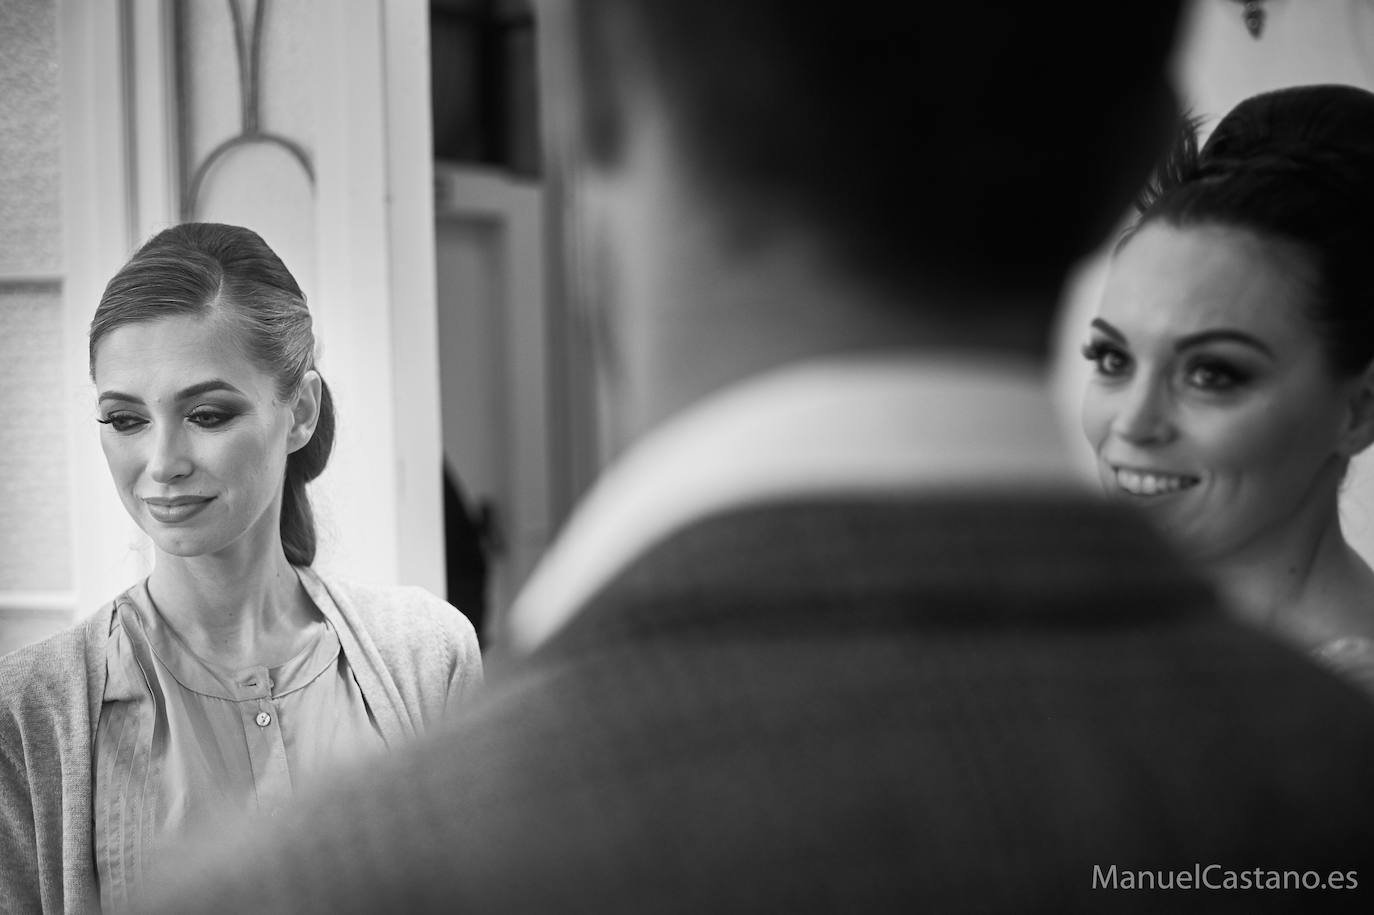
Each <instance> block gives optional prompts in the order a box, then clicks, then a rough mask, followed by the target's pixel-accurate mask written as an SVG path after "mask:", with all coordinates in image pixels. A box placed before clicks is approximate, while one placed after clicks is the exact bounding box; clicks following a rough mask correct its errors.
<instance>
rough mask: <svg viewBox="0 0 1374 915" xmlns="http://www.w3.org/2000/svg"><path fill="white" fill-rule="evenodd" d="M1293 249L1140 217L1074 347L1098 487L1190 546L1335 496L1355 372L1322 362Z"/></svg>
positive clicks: (1284, 519) (1257, 533)
mask: <svg viewBox="0 0 1374 915" xmlns="http://www.w3.org/2000/svg"><path fill="white" fill-rule="evenodd" d="M1312 277H1313V272H1312V266H1311V264H1310V263H1309V262H1308V261H1307V259H1306V257H1305V256H1304V255H1303V254H1302V253H1301V252H1300V251H1298V250H1297V249H1296V248H1294V247H1292V246H1289V245H1285V244H1280V243H1274V242H1270V241H1265V240H1263V239H1261V238H1259V237H1258V236H1256V235H1253V234H1251V233H1247V232H1243V231H1240V230H1234V229H1227V228H1222V227H1216V226H1200V227H1189V228H1177V227H1174V226H1170V225H1167V224H1163V223H1158V222H1155V223H1149V224H1147V225H1146V226H1144V227H1142V228H1141V229H1140V230H1139V231H1138V232H1137V233H1136V234H1135V236H1134V237H1132V238H1131V239H1130V240H1129V241H1127V242H1126V244H1125V246H1124V247H1123V248H1122V249H1121V250H1120V251H1119V252H1118V254H1117V256H1116V258H1115V260H1114V262H1113V265H1112V268H1111V271H1110V274H1109V277H1108V281H1107V286H1106V290H1105V292H1104V295H1103V298H1102V304H1101V307H1100V309H1099V312H1098V317H1097V318H1096V319H1094V321H1093V323H1092V331H1091V339H1090V341H1089V343H1088V344H1087V346H1086V347H1085V349H1084V354H1085V355H1086V356H1087V357H1088V358H1089V359H1090V360H1092V361H1093V363H1094V370H1093V374H1092V377H1091V379H1090V380H1089V382H1088V386H1087V391H1086V394H1085V397H1084V402H1083V429H1084V432H1085V433H1086V434H1087V437H1088V440H1089V442H1090V443H1091V444H1092V446H1093V448H1094V450H1095V451H1096V453H1097V465H1098V470H1099V473H1100V476H1101V478H1102V483H1103V485H1104V486H1105V487H1106V489H1107V491H1108V493H1109V494H1112V495H1114V496H1118V497H1120V498H1123V499H1127V500H1130V501H1132V502H1135V503H1137V504H1139V505H1141V506H1142V507H1144V508H1145V509H1147V510H1148V512H1149V513H1150V515H1151V517H1152V518H1153V519H1154V520H1156V521H1157V522H1158V523H1159V525H1160V526H1161V527H1162V528H1163V529H1164V530H1165V531H1166V532H1167V533H1168V534H1170V535H1171V536H1173V537H1174V538H1175V540H1176V541H1177V542H1179V543H1180V544H1181V545H1182V546H1183V548H1184V549H1185V550H1186V551H1187V552H1188V553H1189V554H1190V555H1193V556H1196V557H1208V556H1214V555H1219V554H1220V555H1224V554H1226V553H1228V552H1230V551H1232V550H1236V549H1239V548H1241V547H1243V546H1244V545H1245V544H1247V543H1250V542H1252V541H1253V540H1254V539H1255V538H1258V537H1262V536H1264V535H1265V534H1266V533H1267V532H1270V531H1274V530H1278V529H1280V528H1282V527H1283V526H1284V525H1286V524H1287V523H1288V522H1289V521H1290V520H1292V519H1294V518H1295V517H1297V516H1299V515H1300V514H1302V513H1305V512H1307V511H1309V510H1316V511H1321V510H1324V509H1328V508H1329V509H1332V510H1334V507H1335V500H1336V495H1337V491H1338V487H1339V484H1340V480H1341V477H1342V476H1343V474H1344V471H1345V466H1346V462H1347V459H1348V456H1349V454H1348V452H1347V451H1343V450H1342V449H1343V443H1344V442H1345V441H1346V440H1347V439H1348V434H1347V428H1348V425H1349V422H1350V405H1351V402H1352V400H1351V398H1352V397H1353V396H1354V392H1355V391H1356V390H1357V388H1358V386H1359V381H1358V379H1356V380H1351V381H1341V380H1339V379H1337V378H1336V377H1335V376H1334V374H1333V373H1332V371H1331V370H1330V367H1329V363H1328V359H1327V356H1326V352H1325V351H1324V349H1323V347H1322V344H1321V341H1320V339H1319V338H1318V336H1317V332H1316V328H1315V327H1314V326H1313V324H1312V319H1311V318H1310V317H1309V316H1308V314H1309V311H1308V308H1307V305H1308V303H1309V302H1311V300H1312V296H1313V295H1314V290H1315V285H1314V282H1313V279H1312Z"/></svg>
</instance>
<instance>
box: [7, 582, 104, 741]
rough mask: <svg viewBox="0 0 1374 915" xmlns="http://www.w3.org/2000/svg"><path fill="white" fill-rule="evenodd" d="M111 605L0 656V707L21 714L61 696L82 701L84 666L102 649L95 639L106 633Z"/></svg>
mask: <svg viewBox="0 0 1374 915" xmlns="http://www.w3.org/2000/svg"><path fill="white" fill-rule="evenodd" d="M113 606H114V604H113V603H110V604H106V605H105V606H104V607H101V609H100V610H99V611H97V612H96V613H95V614H93V615H92V616H91V617H89V618H87V619H84V620H81V621H80V622H77V623H74V624H72V625H71V626H68V627H67V628H66V629H63V630H62V631H60V632H57V633H54V634H53V635H50V636H48V637H47V638H46V639H43V640H42V641H39V642H35V643H33V644H32V645H26V646H24V647H23V648H18V649H16V650H14V651H12V652H10V653H9V654H7V655H5V656H4V657H0V708H4V709H5V710H6V712H7V713H9V714H13V715H21V714H24V713H25V712H26V711H32V710H35V709H41V708H46V707H51V705H52V704H53V703H54V702H60V701H62V700H64V699H70V698H74V697H80V698H81V701H85V696H86V676H85V673H86V669H87V667H88V665H89V663H90V658H91V657H92V654H93V653H94V654H99V653H101V652H103V645H101V644H98V643H99V640H100V636H101V633H102V630H103V632H104V634H105V635H106V636H108V634H109V618H110V612H111V610H112V608H113Z"/></svg>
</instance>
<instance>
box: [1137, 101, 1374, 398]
mask: <svg viewBox="0 0 1374 915" xmlns="http://www.w3.org/2000/svg"><path fill="white" fill-rule="evenodd" d="M1198 128H1199V122H1198V120H1197V119H1196V118H1191V117H1190V118H1185V121H1184V124H1183V127H1182V129H1181V131H1180V134H1179V137H1178V139H1177V141H1176V143H1175V146H1174V150H1173V152H1172V153H1171V154H1170V156H1169V157H1168V159H1167V160H1166V162H1165V163H1164V164H1163V165H1162V166H1161V167H1160V169H1159V171H1158V173H1157V174H1156V176H1155V178H1154V179H1153V180H1152V181H1151V183H1150V184H1149V186H1147V187H1146V189H1145V191H1144V192H1143V194H1142V195H1141V197H1140V199H1139V200H1138V201H1137V204H1136V208H1137V210H1138V211H1139V213H1140V216H1139V219H1138V220H1137V221H1136V223H1135V225H1134V226H1133V227H1132V229H1131V230H1130V232H1131V233H1133V232H1134V231H1135V230H1136V229H1139V228H1140V227H1141V226H1143V225H1145V224H1147V223H1149V222H1152V221H1154V220H1163V221H1164V222H1166V223H1168V224H1170V225H1173V226H1176V227H1195V226H1203V225H1215V226H1223V227H1230V228H1237V229H1243V230H1248V231H1250V232H1253V233H1255V234H1256V235H1258V236H1260V237H1262V238H1266V239H1273V240H1277V241H1281V242H1287V243H1288V244H1291V245H1294V246H1296V248H1297V249H1298V250H1300V251H1302V252H1303V253H1304V254H1305V255H1306V256H1307V257H1308V258H1310V260H1311V263H1312V265H1313V267H1314V268H1315V272H1316V276H1317V278H1318V288H1317V290H1316V292H1317V295H1316V297H1315V311H1314V313H1313V314H1312V315H1311V318H1312V319H1313V321H1314V322H1315V324H1316V326H1317V329H1318V333H1319V334H1320V336H1321V338H1322V340H1323V342H1324V343H1325V346H1326V350H1327V353H1328V355H1329V357H1330V360H1331V365H1332V368H1333V370H1334V373H1335V374H1336V375H1338V376H1348V375H1351V374H1355V373H1357V372H1360V371H1362V370H1363V369H1364V368H1365V367H1366V366H1368V365H1369V364H1370V362H1371V360H1374V93H1370V92H1367V91H1366V90H1364V89H1359V88H1356V87H1354V86H1342V85H1311V86H1294V87H1291V88H1287V89H1279V90H1277V91H1274V92H1266V93H1263V94H1260V95H1256V96H1253V97H1251V98H1248V99H1246V100H1245V101H1243V102H1241V103H1240V104H1239V105H1237V106H1236V107H1235V108H1233V109H1232V110H1231V112H1230V113H1229V114H1227V115H1226V116H1225V117H1224V118H1222V120H1221V121H1220V123H1218V124H1217V126H1216V129H1215V130H1213V131H1212V134H1211V136H1209V137H1208V138H1207V142H1206V143H1205V144H1203V145H1202V146H1201V147H1200V148H1199V144H1198V133H1199V130H1198ZM1129 238H1130V234H1127V236H1126V237H1125V238H1124V239H1123V240H1122V244H1125V243H1126V242H1127V241H1128V240H1129Z"/></svg>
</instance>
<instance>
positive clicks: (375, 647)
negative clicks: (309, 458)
mask: <svg viewBox="0 0 1374 915" xmlns="http://www.w3.org/2000/svg"><path fill="white" fill-rule="evenodd" d="M313 574H315V573H313V572H310V571H309V570H304V571H303V575H313ZM316 577H318V578H320V581H321V583H322V584H323V585H324V587H325V588H326V589H327V590H328V591H329V594H330V596H332V597H333V598H334V602H335V604H337V606H338V609H339V614H340V618H335V617H334V616H333V614H332V611H330V610H328V609H325V608H322V609H325V613H326V616H327V617H328V618H329V622H330V624H331V625H333V626H334V628H335V630H336V631H337V633H338V636H339V643H340V646H341V647H342V649H343V652H344V655H345V657H347V659H348V663H349V666H350V667H351V668H352V669H353V673H354V676H355V677H356V678H357V681H358V685H359V686H360V687H361V689H362V691H363V697H364V699H366V701H367V705H368V708H369V709H370V710H371V711H372V713H373V715H374V716H375V718H376V722H377V727H378V729H379V730H380V731H381V734H382V737H383V738H384V739H385V741H386V743H387V745H388V746H391V747H395V746H397V745H398V744H400V743H402V742H404V741H406V740H407V739H409V738H411V737H414V736H416V735H417V734H418V733H420V732H421V731H422V730H424V729H426V728H428V727H431V726H432V725H434V724H435V723H436V722H437V721H438V720H439V719H440V718H442V717H444V716H445V715H446V714H447V713H448V712H450V711H452V710H453V709H454V708H455V707H456V706H457V705H458V704H460V703H461V702H464V701H466V700H467V699H469V698H471V696H472V695H473V694H474V693H475V691H476V689H477V687H479V686H480V684H481V682H482V661H481V655H480V653H479V650H478V645H477V638H476V635H475V633H474V632H473V629H472V626H471V624H470V623H469V622H468V620H467V618H466V617H464V616H463V615H462V614H461V613H459V612H458V611H457V610H455V609H454V608H453V607H452V606H450V605H449V604H447V603H445V602H444V601H442V600H440V599H439V598H437V597H435V596H434V595H433V594H431V593H429V592H428V591H425V590H424V589H422V588H413V587H375V586H366V585H359V584H354V583H349V582H344V581H338V580H336V579H333V578H324V577H322V576H316ZM113 611H114V601H111V602H110V603H109V604H107V605H105V606H104V607H102V608H101V609H100V611H99V612H97V613H95V614H94V615H92V616H91V617H90V618H89V619H88V620H86V621H84V622H82V623H80V624H79V625H77V626H74V627H72V628H71V629H68V630H65V631H64V632H60V633H58V634H57V635H54V636H52V637H51V638H49V639H46V640H44V641H42V642H39V643H37V644H35V645H30V646H28V647H27V648H22V649H20V650H19V651H16V652H13V653H11V654H9V655H6V656H5V657H4V658H0V912H39V911H42V912H71V913H77V912H94V911H98V910H99V902H98V900H99V893H98V891H97V887H96V875H95V861H94V856H93V852H92V805H91V798H92V788H91V771H92V760H91V745H92V738H93V736H94V733H95V727H96V725H97V723H98V722H99V720H100V705H101V699H102V696H103V695H104V691H105V648H106V645H107V643H108V641H109V634H110V626H111V624H112V621H113Z"/></svg>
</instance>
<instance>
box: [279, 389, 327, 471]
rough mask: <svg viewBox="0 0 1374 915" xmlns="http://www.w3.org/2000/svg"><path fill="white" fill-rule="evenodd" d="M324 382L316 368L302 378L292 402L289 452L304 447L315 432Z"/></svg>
mask: <svg viewBox="0 0 1374 915" xmlns="http://www.w3.org/2000/svg"><path fill="white" fill-rule="evenodd" d="M323 384H324V382H323V381H321V380H320V373H319V372H317V371H315V370H314V369H311V370H310V371H308V372H306V373H305V377H303V378H302V379H301V383H300V386H299V387H298V388H297V390H296V399H295V401H294V402H292V404H291V431H290V432H288V433H287V434H286V453H287V454H291V453H293V452H296V451H299V450H300V449H302V448H304V447H305V446H306V444H308V443H309V441H310V439H311V437H312V436H313V435H314V434H315V424H316V423H318V422H319V421H320V397H321V394H320V391H321V388H322V386H323Z"/></svg>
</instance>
